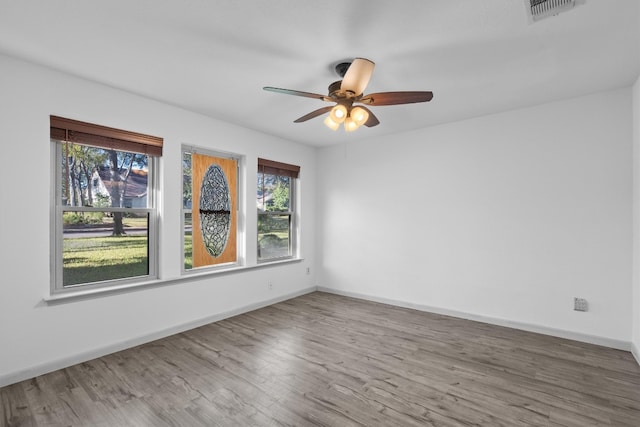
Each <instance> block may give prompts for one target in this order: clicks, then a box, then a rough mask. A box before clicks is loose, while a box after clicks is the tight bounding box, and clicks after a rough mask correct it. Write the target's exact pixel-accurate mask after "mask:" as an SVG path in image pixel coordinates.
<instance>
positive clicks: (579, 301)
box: [573, 298, 589, 311]
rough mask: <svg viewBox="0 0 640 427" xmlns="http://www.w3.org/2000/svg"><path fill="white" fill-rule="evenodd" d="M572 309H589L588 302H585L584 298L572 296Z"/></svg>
mask: <svg viewBox="0 0 640 427" xmlns="http://www.w3.org/2000/svg"><path fill="white" fill-rule="evenodd" d="M573 309H574V310H575V311H587V310H588V309H589V304H588V303H587V300H586V299H584V298H574V299H573Z"/></svg>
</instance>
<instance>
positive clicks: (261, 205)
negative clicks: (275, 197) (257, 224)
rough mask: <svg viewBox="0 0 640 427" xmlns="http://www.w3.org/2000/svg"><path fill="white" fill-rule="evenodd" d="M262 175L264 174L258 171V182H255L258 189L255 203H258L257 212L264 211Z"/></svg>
mask: <svg viewBox="0 0 640 427" xmlns="http://www.w3.org/2000/svg"><path fill="white" fill-rule="evenodd" d="M264 176H265V175H264V174H263V173H262V172H258V182H257V183H256V187H257V190H258V196H257V203H258V211H259V212H264V210H265V204H264V191H263V184H264Z"/></svg>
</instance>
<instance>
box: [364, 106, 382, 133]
mask: <svg viewBox="0 0 640 427" xmlns="http://www.w3.org/2000/svg"><path fill="white" fill-rule="evenodd" d="M360 108H362V109H363V110H366V111H367V113H369V118H368V119H367V121H366V122H364V125H365V126H366V127H368V128H372V127H374V126H378V125H379V124H380V120H378V118H377V117H376V116H375V114H373V113H372V112H371V110H370V109H368V108H367V107H364V106H362V105H361V106H360Z"/></svg>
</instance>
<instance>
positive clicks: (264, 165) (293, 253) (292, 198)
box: [256, 158, 300, 264]
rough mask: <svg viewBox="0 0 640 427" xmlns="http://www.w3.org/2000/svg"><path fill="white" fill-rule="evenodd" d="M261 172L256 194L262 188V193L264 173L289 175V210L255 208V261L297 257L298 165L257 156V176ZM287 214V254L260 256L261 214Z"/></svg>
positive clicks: (267, 261)
mask: <svg viewBox="0 0 640 427" xmlns="http://www.w3.org/2000/svg"><path fill="white" fill-rule="evenodd" d="M260 174H262V176H263V179H262V181H261V187H260V186H258V183H257V179H256V196H257V193H258V190H260V189H261V188H262V194H263V195H264V175H274V176H276V177H281V176H286V177H289V205H288V207H289V210H287V211H268V210H266V209H265V210H263V211H261V210H260V209H258V208H257V206H256V210H257V215H256V262H257V263H258V264H268V263H271V262H279V261H284V260H289V259H296V258H298V247H299V242H298V233H297V229H298V226H297V224H298V209H297V208H296V207H297V199H298V180H299V179H300V178H299V174H300V166H296V165H290V164H287V163H281V162H276V161H273V160H266V159H262V158H258V170H257V176H260ZM282 215H287V216H289V247H288V251H287V252H288V254H287V255H285V256H277V257H270V258H262V257H261V256H260V233H259V231H258V225H259V223H260V217H261V216H282Z"/></svg>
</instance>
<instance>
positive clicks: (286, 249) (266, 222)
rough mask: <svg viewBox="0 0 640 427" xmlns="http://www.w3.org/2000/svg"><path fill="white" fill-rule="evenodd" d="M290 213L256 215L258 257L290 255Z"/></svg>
mask: <svg viewBox="0 0 640 427" xmlns="http://www.w3.org/2000/svg"><path fill="white" fill-rule="evenodd" d="M290 230H291V215H273V214H259V215H258V259H260V260H262V259H268V258H279V257H288V256H291V233H290Z"/></svg>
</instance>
